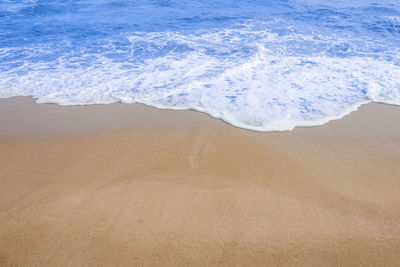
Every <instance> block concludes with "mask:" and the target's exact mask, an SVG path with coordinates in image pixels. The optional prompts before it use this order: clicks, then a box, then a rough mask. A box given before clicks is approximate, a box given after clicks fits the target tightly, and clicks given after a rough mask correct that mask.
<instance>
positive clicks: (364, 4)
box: [0, 0, 400, 131]
mask: <svg viewBox="0 0 400 267" xmlns="http://www.w3.org/2000/svg"><path fill="white" fill-rule="evenodd" d="M0 36H1V38H0V97H10V96H18V95H31V96H33V97H35V98H36V99H37V101H38V102H39V103H57V104H60V105H75V104H95V103H112V102H124V103H135V102H139V103H144V104H148V105H153V106H157V107H163V108H173V109H189V108H190V109H196V110H199V111H204V112H207V113H209V114H211V115H212V116H214V117H217V118H222V119H223V120H225V121H227V122H229V123H231V124H233V125H236V126H239V127H243V128H248V129H253V130H261V131H271V130H290V129H292V128H293V127H295V126H302V125H318V124H322V123H324V122H326V121H328V120H330V119H335V118H340V117H342V116H344V115H345V114H348V113H349V112H351V111H352V110H354V109H356V108H357V107H358V106H359V105H361V104H363V103H368V102H372V101H375V102H383V103H389V104H400V2H398V1H394V0H393V1H388V0H384V1H379V2H378V1H370V0H364V1H344V0H330V1H326V0H320V1H317V0H309V1H305V0H276V1H272V0H271V1H261V0H254V1H251V0H249V1H235V0H221V1H208V0H190V1H189V0H175V1H172V0H146V1H128V0H121V1H111V0H97V1H94V0H75V1H72V0H69V1H67V0H29V1H26V0H1V1H0Z"/></svg>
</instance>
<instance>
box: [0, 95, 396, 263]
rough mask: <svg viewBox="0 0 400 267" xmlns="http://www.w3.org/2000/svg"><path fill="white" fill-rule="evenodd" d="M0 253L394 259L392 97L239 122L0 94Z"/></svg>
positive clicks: (148, 259)
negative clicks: (337, 113) (329, 111)
mask: <svg viewBox="0 0 400 267" xmlns="http://www.w3.org/2000/svg"><path fill="white" fill-rule="evenodd" d="M0 114H1V116H0V183H1V184H2V186H1V187H0V265H17V266H24V265H33V266H54V265H67V264H70V265H99V264H100V265H102V264H103V265H129V264H131V265H132V264H138V265H196V266H200V265H232V264H239V265H260V264H268V265H325V266H326V265H327V266H337V265H366V266H396V265H398V264H400V257H399V256H398V255H400V238H399V237H400V228H399V227H398V225H400V195H399V194H398V192H399V191H400V179H399V177H400V166H399V164H398V162H400V108H399V107H396V106H389V105H384V104H367V105H363V106H361V107H360V108H359V110H358V111H355V112H352V113H351V114H350V115H348V116H346V117H344V118H342V119H340V120H335V121H330V122H328V123H326V124H324V125H321V126H313V127H299V128H295V129H294V130H293V131H290V132H254V131H249V130H244V129H239V128H236V127H233V126H231V125H228V124H227V123H225V122H223V121H221V120H219V119H214V118H211V117H210V116H209V115H207V114H204V113H200V112H196V111H187V110H186V111H173V110H160V109H156V108H153V107H148V106H145V105H141V104H108V105H90V106H68V107H63V106H57V105H52V104H36V103H35V102H34V101H33V99H32V98H29V97H16V98H9V99H0Z"/></svg>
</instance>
